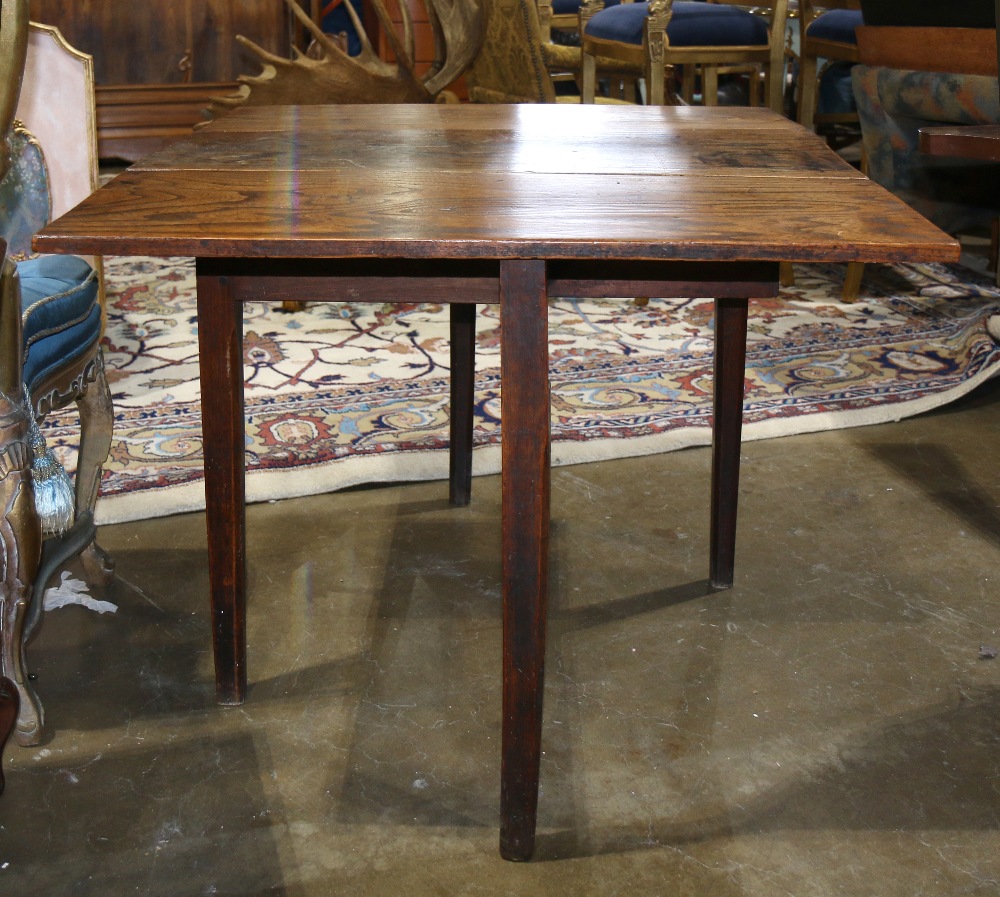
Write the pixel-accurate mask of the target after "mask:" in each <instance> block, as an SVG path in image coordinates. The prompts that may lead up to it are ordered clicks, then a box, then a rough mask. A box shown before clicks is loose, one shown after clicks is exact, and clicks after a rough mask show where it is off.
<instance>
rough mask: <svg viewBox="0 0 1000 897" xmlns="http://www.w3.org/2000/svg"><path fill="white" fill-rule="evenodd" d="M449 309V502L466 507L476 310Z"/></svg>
mask: <svg viewBox="0 0 1000 897" xmlns="http://www.w3.org/2000/svg"><path fill="white" fill-rule="evenodd" d="M450 308H451V422H450V425H449V428H450V440H451V442H450V446H449V452H448V498H449V500H450V501H451V503H452V504H453V505H467V504H468V503H469V501H470V499H471V497H472V424H473V419H474V414H473V406H474V403H475V383H476V306H475V305H470V304H468V303H460V302H453V303H452V304H451V306H450Z"/></svg>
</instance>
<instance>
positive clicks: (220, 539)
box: [198, 259, 247, 704]
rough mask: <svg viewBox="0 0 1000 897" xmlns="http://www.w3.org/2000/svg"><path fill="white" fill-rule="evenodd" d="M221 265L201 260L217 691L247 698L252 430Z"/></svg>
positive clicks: (237, 329) (235, 310)
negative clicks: (246, 415) (249, 441)
mask: <svg viewBox="0 0 1000 897" xmlns="http://www.w3.org/2000/svg"><path fill="white" fill-rule="evenodd" d="M216 264H217V263H214V262H212V261H211V260H205V259H199V260H198V344H199V351H200V363H201V420H202V440H203V442H204V453H205V504H206V513H207V518H208V569H209V580H210V583H211V590H212V645H213V648H214V650H215V688H216V695H217V698H218V701H219V703H220V704H242V703H243V701H244V699H245V698H246V687H247V669H246V493H245V477H246V458H245V440H246V425H245V422H244V417H243V309H242V306H241V305H240V304H239V303H238V302H237V301H236V299H235V297H234V295H233V291H232V287H231V285H230V283H229V281H228V280H227V278H226V277H225V276H224V275H223V274H220V273H218V271H217V267H216Z"/></svg>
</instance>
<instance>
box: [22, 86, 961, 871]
mask: <svg viewBox="0 0 1000 897" xmlns="http://www.w3.org/2000/svg"><path fill="white" fill-rule="evenodd" d="M35 248H36V249H37V250H38V251H41V252H74V253H85V254H97V255H151V256H194V257H195V258H196V259H197V292H198V300H197V301H198V318H199V328H198V329H199V342H200V359H201V362H200V363H201V379H202V384H201V387H202V421H203V436H204V453H205V489H206V499H207V518H208V544H209V568H210V581H211V592H212V594H211V602H212V618H213V633H212V634H213V643H214V649H215V664H216V682H217V690H218V697H219V700H220V701H221V702H222V703H225V704H237V703H240V702H242V701H243V700H244V695H245V691H246V682H247V668H246V662H245V647H246V633H245V601H246V597H245V590H246V577H245V539H244V529H245V510H244V498H245V496H244V475H245V472H244V418H243V356H242V345H241V339H242V322H241V303H244V302H247V301H251V300H253V301H256V300H274V301H275V302H276V303H277V302H280V301H283V300H307V301H310V302H341V301H351V302H364V301H374V302H379V303H382V302H386V301H390V302H393V301H394V302H414V301H424V300H426V301H433V302H441V303H448V304H449V307H450V310H451V322H452V323H451V328H452V330H451V332H452V354H453V376H452V387H451V390H452V395H451V401H452V424H451V427H452V463H451V477H450V494H451V500H452V501H453V502H454V503H456V504H463V503H465V502H467V501H468V500H469V491H470V479H469V477H470V471H471V447H472V414H471V405H472V374H473V369H474V313H475V306H476V305H477V304H480V303H494V304H495V303H499V305H500V320H501V334H502V336H501V382H502V405H503V409H502V418H503V420H502V426H501V440H502V466H503V472H502V511H501V515H502V521H501V531H502V539H501V551H502V570H503V572H502V592H503V740H502V758H501V763H502V770H501V824H500V851H501V854H502V855H503V856H504V857H506V858H508V859H519V860H524V859H528V858H529V857H530V856H531V853H532V850H533V848H534V840H535V819H536V806H537V797H538V773H539V760H540V750H541V723H542V715H541V714H542V683H543V670H544V655H545V614H546V587H547V549H548V531H549V381H548V344H547V308H546V298H547V296H549V295H550V294H551V295H556V296H563V297H615V296H656V297H678V298H684V297H711V298H713V299H714V300H715V306H716V314H715V386H714V389H715V395H714V430H713V471H712V484H711V548H710V558H709V568H710V580H711V582H712V583H713V585H715V586H717V587H721V588H724V587H728V586H730V585H731V584H732V581H733V565H734V551H735V543H736V505H737V488H738V480H739V452H740V428H741V418H742V398H743V380H744V364H745V347H746V328H747V302H748V300H749V299H752V298H757V297H770V296H775V295H776V294H777V292H778V266H779V263H780V262H782V261H792V262H898V261H925V262H926V261H954V260H957V258H958V245H957V244H956V243H955V241H953V240H952V239H950V238H949V237H948V236H946V235H945V234H943V233H942V232H941V231H939V230H937V229H936V228H935V227H933V226H932V225H931V224H929V223H928V222H927V221H926V220H924V219H923V218H921V217H920V216H919V215H917V214H916V213H915V212H913V211H912V210H910V209H909V208H907V207H906V206H905V205H903V204H902V203H900V202H899V201H898V200H896V199H895V198H894V197H893V196H891V195H890V194H889V193H887V192H886V191H885V190H883V189H882V188H880V187H878V186H877V185H875V184H873V183H872V182H871V181H869V180H868V179H867V178H865V177H863V176H862V175H861V174H859V173H858V172H857V171H855V170H854V169H853V168H851V167H850V166H848V165H846V164H845V163H843V162H842V161H841V160H840V159H839V158H838V157H837V156H836V155H835V154H834V153H833V152H831V151H830V150H829V149H828V148H827V147H826V146H825V145H824V144H823V143H822V142H821V141H819V140H818V139H817V138H816V137H815V136H814V135H813V134H811V133H809V132H807V131H806V130H804V129H803V128H801V127H799V126H798V125H796V124H794V123H792V122H790V121H787V120H785V119H783V118H781V117H780V116H778V115H776V114H774V113H772V112H770V111H768V110H766V109H743V108H671V107H638V106H637V107H626V106H621V107H604V106H572V105H570V106H563V105H558V106H542V105H523V106H472V105H427V106H421V105H408V106H339V107H320V106H311V107H255V108H243V109H239V110H237V111H236V112H234V113H233V114H231V115H228V116H226V117H225V118H223V119H220V120H218V121H216V122H213V123H212V124H211V125H210V126H208V127H206V128H205V129H204V130H201V131H199V132H198V133H197V134H195V135H193V136H192V137H190V138H189V139H184V140H182V141H180V142H179V143H176V144H174V145H172V146H171V147H169V148H167V149H166V150H164V151H162V152H160V153H159V154H157V155H155V156H153V157H152V158H150V159H146V160H145V161H143V162H140V163H138V164H136V165H134V166H132V167H131V168H129V169H128V170H127V171H125V172H124V173H123V174H121V175H120V176H119V177H117V178H116V179H115V180H114V181H112V182H111V183H109V184H107V185H106V186H104V187H102V188H101V189H100V190H98V191H97V192H96V193H95V194H93V195H92V196H91V197H90V198H89V199H87V200H86V201H85V202H83V203H82V204H81V205H79V206H78V207H77V208H75V209H74V210H73V211H71V212H69V213H68V214H66V215H65V216H63V217H62V218H60V219H59V220H57V221H55V222H54V223H52V224H50V225H49V226H48V227H46V228H45V229H44V230H43V231H42V232H41V233H40V234H39V235H38V236H37V237H36V239H35Z"/></svg>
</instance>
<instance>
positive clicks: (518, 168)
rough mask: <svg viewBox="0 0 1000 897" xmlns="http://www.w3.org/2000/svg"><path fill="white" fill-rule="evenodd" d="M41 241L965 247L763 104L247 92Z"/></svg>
mask: <svg viewBox="0 0 1000 897" xmlns="http://www.w3.org/2000/svg"><path fill="white" fill-rule="evenodd" d="M35 248H36V249H37V250H38V251H41V252H76V253H89V254H118V255H122V254H127V255H157V256H167V255H188V256H192V255H193V256H201V257H286V258H295V257H303V258H305V257H317V258H325V257H329V258H352V257H361V258H364V257H383V258H479V259H485V258H489V259H497V258H547V259H581V258H591V259H594V258H597V259H601V258H607V259H680V260H705V259H718V260H722V259H726V260H760V261H769V260H775V261H866V262H879V261H881V262H891V261H953V260H956V259H957V258H958V253H959V249H958V244H957V243H956V242H955V241H954V240H952V239H951V238H949V237H948V236H946V235H945V234H944V233H942V232H941V231H939V230H938V229H937V228H936V227H934V226H933V225H931V224H930V223H929V222H928V221H926V220H925V219H924V218H923V217H921V216H920V215H918V214H917V213H916V212H914V211H912V210H911V209H909V208H908V207H907V206H906V205H904V204H903V203H902V202H900V201H899V200H897V199H896V198H895V197H893V196H891V195H890V194H889V193H887V192H886V191H885V190H883V189H882V188H880V187H878V186H877V185H875V184H874V183H872V182H871V181H869V180H868V179H867V178H865V177H864V176H862V175H861V174H859V173H858V172H857V171H856V170H855V169H853V168H852V167H851V166H849V165H847V164H846V163H844V162H843V161H842V160H841V159H840V158H839V157H838V156H837V155H836V154H835V153H833V152H832V151H831V150H830V149H828V148H827V147H826V145H825V144H824V143H823V142H822V141H820V140H819V139H818V138H816V137H815V136H814V135H813V134H811V133H810V132H808V131H806V130H805V129H803V128H801V127H800V126H799V125H797V124H795V123H793V122H791V121H788V120H786V119H784V118H782V117H781V116H778V115H776V114H775V113H773V112H771V111H770V110H767V109H748V108H732V107H719V108H703V107H698V108H692V107H664V106H658V107H649V106H645V107H643V106H635V107H631V106H577V105H561V104H560V105H519V106H475V105H467V104H463V105H448V104H442V105H419V104H416V105H399V106H386V105H380V106H302V107H292V106H270V107H245V108H242V109H238V110H236V111H235V112H234V113H232V114H230V115H227V116H225V117H224V118H222V119H220V120H218V121H216V122H213V123H212V124H210V125H209V126H208V127H206V128H204V129H202V130H200V131H198V132H197V133H195V134H194V135H192V136H191V137H190V138H188V139H184V140H181V141H180V142H178V143H176V144H173V145H172V146H170V147H168V148H167V149H165V150H164V151H162V152H160V153H158V154H157V155H155V156H152V157H151V158H149V159H146V160H144V161H142V162H139V163H137V164H136V165H133V166H132V167H131V168H129V169H128V170H127V171H125V172H124V173H122V174H121V175H119V176H118V177H117V178H116V179H115V180H114V181H112V182H111V183H109V184H107V185H105V186H104V187H102V188H101V189H100V190H98V191H97V192H96V193H95V194H93V195H92V196H91V197H90V198H89V199H87V200H85V201H84V202H83V203H82V204H81V205H79V206H78V207H77V208H76V209H74V210H72V211H71V212H69V213H68V214H66V215H65V216H63V217H62V218H60V219H58V220H57V221H55V222H53V223H51V224H50V225H48V226H47V227H46V228H44V229H43V230H42V231H41V232H40V233H39V234H38V235H37V236H36V238H35Z"/></svg>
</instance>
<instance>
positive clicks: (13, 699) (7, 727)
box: [0, 676, 20, 794]
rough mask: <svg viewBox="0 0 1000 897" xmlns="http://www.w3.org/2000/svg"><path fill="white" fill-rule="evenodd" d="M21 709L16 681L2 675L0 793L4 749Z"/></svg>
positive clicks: (0, 682)
mask: <svg viewBox="0 0 1000 897" xmlns="http://www.w3.org/2000/svg"><path fill="white" fill-rule="evenodd" d="M19 709H20V701H19V700H18V697H17V689H16V688H15V687H14V683H13V682H11V681H10V679H7V678H5V677H3V676H0V794H3V789H4V785H5V782H4V777H3V749H4V747H5V746H6V744H7V741H8V739H9V738H10V736H11V735H12V734H13V732H14V727H15V726H16V725H17V712H18V710H19Z"/></svg>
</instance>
